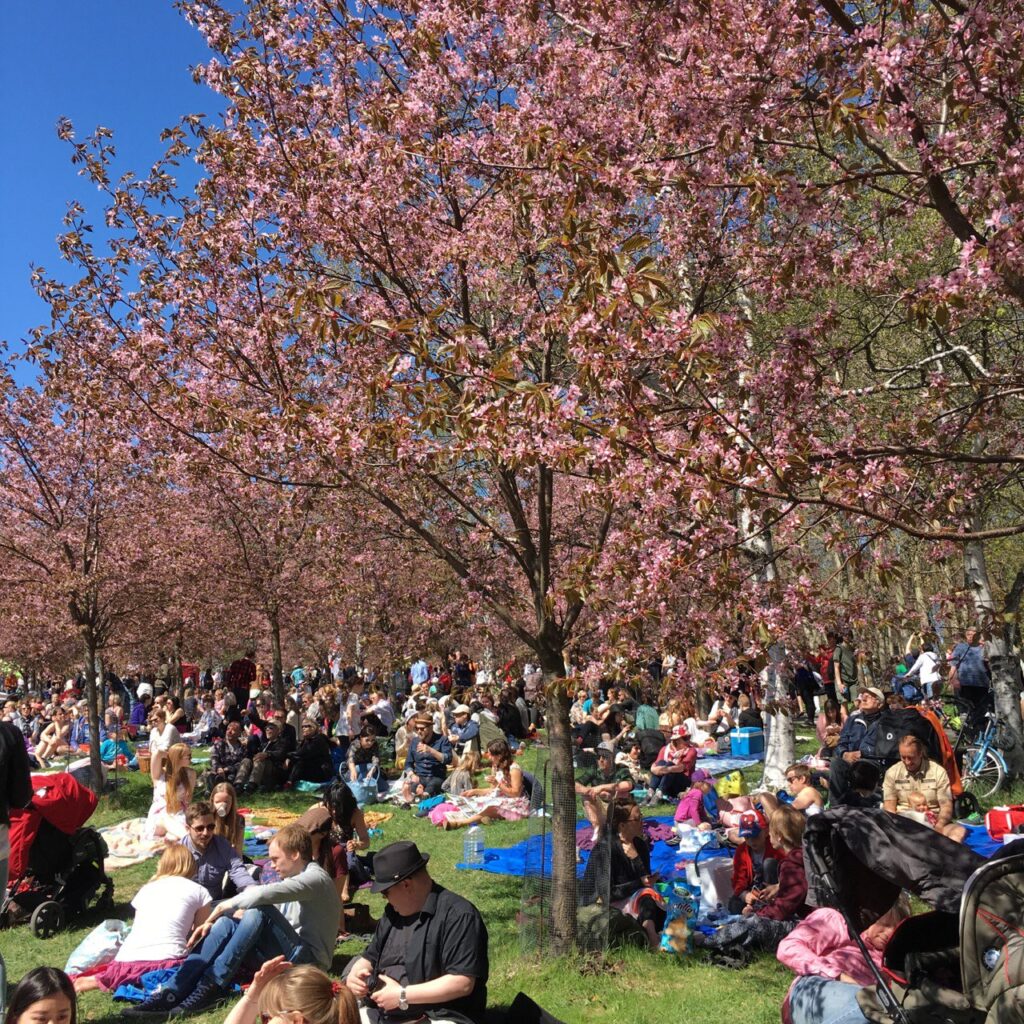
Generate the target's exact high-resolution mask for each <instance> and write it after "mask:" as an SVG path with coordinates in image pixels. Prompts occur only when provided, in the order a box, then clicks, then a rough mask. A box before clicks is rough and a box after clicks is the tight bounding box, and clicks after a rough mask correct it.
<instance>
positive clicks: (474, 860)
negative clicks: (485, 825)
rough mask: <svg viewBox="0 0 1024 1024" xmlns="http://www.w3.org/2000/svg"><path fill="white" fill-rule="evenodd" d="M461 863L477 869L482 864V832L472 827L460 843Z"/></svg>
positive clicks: (480, 829) (477, 826) (476, 826)
mask: <svg viewBox="0 0 1024 1024" xmlns="http://www.w3.org/2000/svg"><path fill="white" fill-rule="evenodd" d="M462 862H463V863H464V864H469V865H471V866H475V867H479V866H480V865H481V864H483V862H484V830H483V829H482V828H481V827H480V826H479V825H473V826H472V827H471V828H470V830H469V831H468V832H467V833H466V838H465V839H464V840H463V842H462Z"/></svg>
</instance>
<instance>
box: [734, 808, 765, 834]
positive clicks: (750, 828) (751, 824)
mask: <svg viewBox="0 0 1024 1024" xmlns="http://www.w3.org/2000/svg"><path fill="white" fill-rule="evenodd" d="M767 826H768V822H767V821H765V820H764V815H763V814H761V813H760V812H759V811H744V812H743V813H742V814H741V815H740V825H739V833H740V838H741V839H753V837H754V836H758V835H760V834H761V832H762V830H763V829H765V828H766V827H767Z"/></svg>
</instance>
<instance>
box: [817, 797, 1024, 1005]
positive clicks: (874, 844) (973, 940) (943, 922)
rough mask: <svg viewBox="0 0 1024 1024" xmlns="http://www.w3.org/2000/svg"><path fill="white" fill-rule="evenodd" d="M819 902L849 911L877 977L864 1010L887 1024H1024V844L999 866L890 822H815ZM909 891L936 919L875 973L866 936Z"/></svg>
mask: <svg viewBox="0 0 1024 1024" xmlns="http://www.w3.org/2000/svg"><path fill="white" fill-rule="evenodd" d="M804 865H805V868H806V871H807V881H808V886H809V896H808V900H809V902H812V903H814V904H816V905H817V906H828V907H834V908H836V909H838V910H839V911H840V912H841V913H842V914H843V916H844V917H845V918H846V922H847V925H848V927H849V929H850V936H851V938H852V939H853V940H854V941H855V942H856V943H857V944H858V945H860V947H861V951H862V952H863V954H864V958H865V962H866V963H867V964H868V965H869V966H870V967H871V970H872V972H873V973H874V974H875V977H876V979H877V984H876V986H875V988H874V989H870V988H868V989H863V990H862V991H861V992H860V994H859V995H858V999H857V1001H858V1003H859V1004H860V1007H861V1010H862V1011H863V1012H864V1015H865V1016H866V1017H867V1018H868V1019H869V1020H871V1021H876V1022H879V1024H889V1022H893V1024H1024V844H1022V846H1021V852H1019V853H1017V852H1015V851H1014V844H1011V845H1009V846H1007V847H1005V848H1004V850H1002V851H1000V852H999V853H997V854H996V855H995V857H993V858H992V859H991V860H985V859H984V858H982V857H981V856H979V855H978V854H976V853H974V852H973V851H972V850H969V849H967V848H966V847H964V846H961V845H960V844H958V843H954V842H952V841H951V840H949V839H946V838H945V837H944V836H941V835H939V834H938V833H936V832H934V831H932V830H931V829H929V828H927V827H926V826H924V825H919V824H918V823H917V822H914V821H911V820H909V819H907V818H902V817H897V816H896V815H893V814H889V813H887V812H886V811H882V810H853V809H846V810H843V809H839V810H832V811H828V812H826V813H824V814H819V815H816V816H815V817H813V818H811V819H810V820H809V821H808V823H807V831H806V833H805V834H804ZM901 890H906V891H907V892H909V893H910V894H911V895H912V896H916V897H918V898H919V899H920V900H922V901H923V902H925V903H927V904H928V905H929V906H931V907H932V908H933V909H932V910H931V911H930V912H928V913H924V914H918V915H916V916H914V917H910V918H907V919H906V920H905V921H903V922H902V923H901V924H900V925H899V927H898V928H897V929H896V931H895V932H894V933H893V936H892V938H891V939H890V940H889V942H888V944H887V945H886V949H885V953H884V956H883V961H882V969H881V970H878V969H877V968H876V967H875V966H874V962H873V961H872V959H871V956H870V955H869V953H868V951H867V949H866V948H865V947H864V945H863V943H862V942H861V940H860V937H859V933H860V932H861V931H863V930H864V929H865V928H867V927H868V926H869V925H871V924H872V923H873V922H875V921H876V920H878V918H879V917H881V916H882V915H883V914H884V913H885V912H886V911H887V910H888V909H889V908H890V907H891V906H892V905H893V904H894V903H895V902H896V900H897V898H898V897H899V894H900V891H901Z"/></svg>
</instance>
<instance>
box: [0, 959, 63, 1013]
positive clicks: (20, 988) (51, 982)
mask: <svg viewBox="0 0 1024 1024" xmlns="http://www.w3.org/2000/svg"><path fill="white" fill-rule="evenodd" d="M77 1020H78V1000H77V999H76V997H75V988H74V985H72V983H71V979H70V978H69V977H68V976H67V975H66V974H65V973H64V972H63V971H58V970H57V968H56V967H33V968H32V970H31V971H29V972H28V974H26V975H25V976H24V977H23V978H22V979H21V981H19V982H18V984H17V985H16V986H15V988H14V991H13V992H12V993H11V1001H10V1002H9V1003H8V1004H7V1024H35V1022H36V1021H45V1022H46V1024H76V1021H77Z"/></svg>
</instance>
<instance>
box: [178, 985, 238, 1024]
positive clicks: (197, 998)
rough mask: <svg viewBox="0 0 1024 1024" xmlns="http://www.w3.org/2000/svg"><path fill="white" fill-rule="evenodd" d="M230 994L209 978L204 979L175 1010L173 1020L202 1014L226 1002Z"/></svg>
mask: <svg viewBox="0 0 1024 1024" xmlns="http://www.w3.org/2000/svg"><path fill="white" fill-rule="evenodd" d="M227 997H228V994H227V992H225V991H224V989H222V988H221V987H220V985H218V984H216V982H213V981H210V979H209V978H203V979H202V980H201V981H200V982H199V984H198V985H196V987H195V988H194V989H193V990H192V992H191V993H190V994H189V995H188V997H187V998H186V999H183V1000H182V1001H181V1002H180V1003H179V1004H178V1005H177V1006H176V1007H174V1009H173V1010H171V1019H172V1020H174V1019H177V1018H179V1017H191V1016H192V1014H194V1013H202V1012H203V1011H204V1010H208V1009H210V1007H211V1006H216V1005H217V1004H218V1003H222V1002H224V1000H225V999H227Z"/></svg>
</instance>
